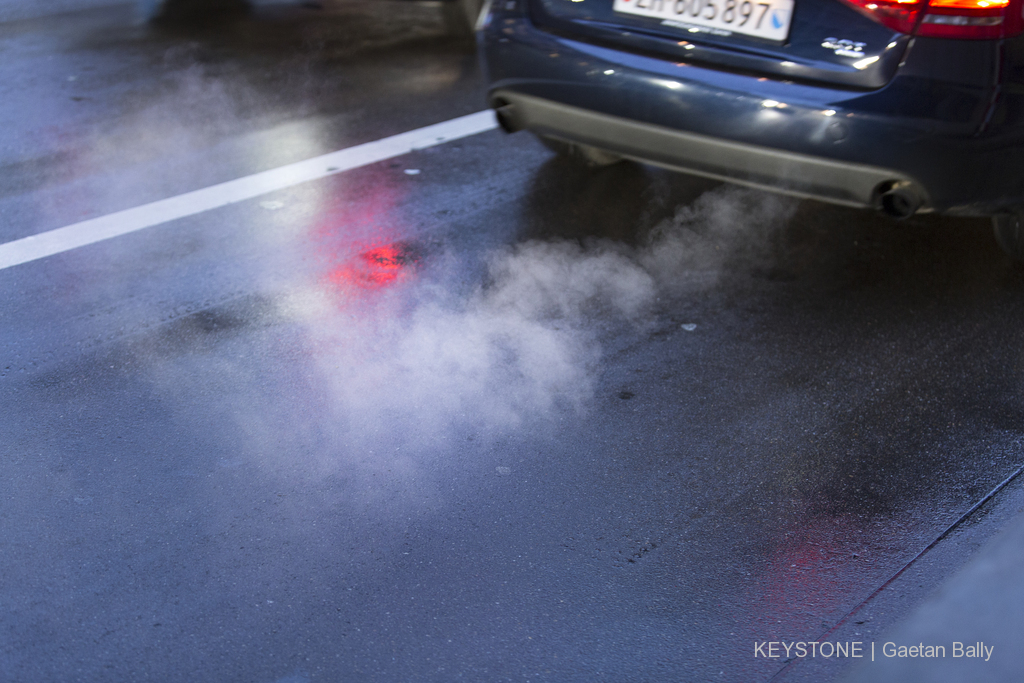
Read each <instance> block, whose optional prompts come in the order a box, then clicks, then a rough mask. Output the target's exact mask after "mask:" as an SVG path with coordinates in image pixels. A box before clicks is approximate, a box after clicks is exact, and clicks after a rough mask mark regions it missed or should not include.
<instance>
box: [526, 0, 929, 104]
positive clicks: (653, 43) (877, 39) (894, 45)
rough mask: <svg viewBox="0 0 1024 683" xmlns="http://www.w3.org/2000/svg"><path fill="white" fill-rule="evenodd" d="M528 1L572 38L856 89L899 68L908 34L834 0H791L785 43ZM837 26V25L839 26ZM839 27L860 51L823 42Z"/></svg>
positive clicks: (538, 17) (586, 3) (536, 14)
mask: <svg viewBox="0 0 1024 683" xmlns="http://www.w3.org/2000/svg"><path fill="white" fill-rule="evenodd" d="M529 8H530V9H529V16H530V20H531V21H532V23H533V24H534V25H535V26H537V27H538V28H541V29H544V30H547V31H550V32H552V33H556V34H559V35H562V36H566V37H570V38H579V39H583V40H592V41H598V42H604V43H612V42H614V44H616V45H617V46H619V47H621V48H624V49H630V50H633V51H636V52H643V53H648V54H651V55H652V56H661V57H663V58H666V59H682V60H685V61H688V62H690V63H695V64H697V63H701V64H706V65H707V66H710V67H724V68H726V69H729V70H733V71H748V72H751V73H761V74H771V75H772V76H774V77H779V78H786V79H793V80H809V81H824V82H830V83H836V84H841V85H847V86H850V87H859V88H878V87H881V86H882V85H885V83H887V82H888V81H889V79H890V78H892V76H893V74H894V73H895V72H896V68H897V66H898V64H899V61H900V59H901V57H902V55H903V52H904V51H905V49H906V46H907V43H908V42H909V38H910V37H909V36H906V35H902V34H899V33H895V32H893V31H892V30H891V29H888V28H886V27H885V26H882V25H881V24H878V23H876V22H874V21H871V20H870V19H868V18H867V17H865V16H863V15H862V14H861V13H859V12H857V11H856V10H854V9H853V8H852V7H850V6H848V5H845V4H842V3H840V2H835V1H833V0H825V1H822V0H804V1H802V2H798V3H796V6H795V9H794V13H793V19H792V24H791V28H790V34H789V39H788V40H787V41H785V42H784V43H777V42H774V41H767V40H760V39H758V38H753V37H750V36H745V35H742V34H738V33H734V34H733V35H731V36H720V35H716V34H714V33H699V34H697V35H694V34H692V33H689V32H688V31H685V30H682V29H678V28H672V27H669V26H664V25H662V24H661V22H660V21H659V20H658V19H655V18H651V17H639V16H631V15H628V14H623V13H621V12H614V11H613V10H612V2H611V1H610V0H535V1H534V2H532V3H530V5H529ZM836 27H842V30H841V32H840V31H837V29H836ZM837 33H841V37H842V38H843V39H845V40H848V41H850V42H851V43H859V44H862V45H863V48H861V49H862V50H863V54H862V56H861V57H848V56H841V55H839V54H836V52H835V51H834V50H830V49H828V48H825V47H823V45H822V43H823V42H824V41H825V40H826V39H827V38H830V37H832V38H835V37H836V35H837ZM872 57H878V58H879V59H878V61H876V62H874V63H872V64H870V65H868V66H866V67H861V68H857V67H855V66H853V64H854V63H855V62H858V61H860V60H861V59H864V58H872Z"/></svg>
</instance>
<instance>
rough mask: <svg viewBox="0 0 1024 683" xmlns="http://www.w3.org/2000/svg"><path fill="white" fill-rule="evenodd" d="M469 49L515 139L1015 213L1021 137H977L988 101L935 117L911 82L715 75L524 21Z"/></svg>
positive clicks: (829, 194)
mask: <svg viewBox="0 0 1024 683" xmlns="http://www.w3.org/2000/svg"><path fill="white" fill-rule="evenodd" d="M479 40H480V44H481V56H482V59H483V61H484V65H485V68H486V71H487V74H488V78H489V81H490V90H489V98H490V103H491V105H492V106H493V107H495V108H498V107H503V106H511V109H509V110H505V111H506V113H507V114H508V115H509V116H510V117H511V120H512V122H513V127H514V128H523V129H527V130H531V131H534V132H536V133H540V134H543V135H550V136H554V137H558V138H562V139H565V140H569V141H575V142H579V143H583V144H588V145H592V146H594V147H598V148H601V149H606V150H609V151H612V152H615V153H618V154H621V155H622V156H625V157H628V158H632V159H635V160H639V161H644V162H650V163H654V164H657V165H661V166H665V167H669V168H673V169H678V170H681V171H685V172H689V173H694V174H698V175H703V176H708V177H712V178H717V179H721V180H726V181H731V182H736V183H741V184H746V185H751V186H756V187H761V188H766V189H771V190H775V191H781V192H785V193H789V194H794V195H797V196H802V197H810V198H814V199H819V200H823V201H827V202H832V203H837V204H842V205H847V206H860V207H878V206H879V205H880V197H881V196H882V195H883V194H884V192H885V191H887V190H889V189H891V188H894V187H897V188H903V189H904V190H906V191H907V192H908V193H910V194H912V195H913V196H916V197H917V198H918V199H919V206H920V210H922V211H940V212H948V213H958V214H964V215H986V214H992V213H997V212H999V211H1001V210H1005V209H1006V208H1008V207H1012V206H1020V205H1022V204H1024V187H1022V183H1021V182H1020V181H1019V178H1020V175H1021V173H1020V171H1019V170H1018V169H1017V167H1018V165H1019V164H1018V163H1017V161H1016V159H1018V158H1020V155H1021V154H1022V153H1024V135H1022V131H1021V130H1020V128H1021V127H1020V126H1014V127H1010V128H1006V127H1004V128H1001V129H1000V128H993V127H989V128H988V129H986V128H985V126H986V125H987V124H986V116H987V113H988V110H989V108H990V107H991V105H992V102H993V93H992V92H991V90H985V89H981V88H971V87H967V86H963V87H960V86H955V85H953V86H949V87H948V88H947V89H946V90H944V91H942V93H941V97H942V99H940V100H938V101H937V102H936V103H935V106H932V104H931V103H927V102H923V101H922V95H921V94H920V93H919V92H918V93H916V94H915V91H914V88H918V89H920V87H921V84H920V79H917V80H916V81H915V80H913V79H902V80H901V79H900V77H897V78H896V79H894V81H893V82H891V83H890V84H889V85H888V86H886V87H885V88H882V89H879V90H874V91H863V90H851V89H841V88H835V87H829V86H822V85H816V84H806V83H793V82H785V81H779V80H772V79H768V78H764V77H758V76H756V75H749V74H739V73H732V72H725V71H715V70H712V69H707V68H701V67H699V66H697V65H694V64H687V63H672V62H668V61H666V60H663V59H659V58H656V57H651V56H646V55H638V54H632V53H628V52H624V51H620V50H614V49H610V48H608V47H605V46H601V45H594V44H590V43H584V42H581V41H578V40H574V39H570V38H566V37H564V36H558V35H554V34H552V33H548V32H546V31H543V30H541V29H539V28H537V27H536V26H534V25H533V24H532V23H531V22H530V20H529V19H528V18H527V17H525V16H507V15H505V16H503V15H497V16H494V17H492V20H491V22H490V24H489V26H488V27H487V28H486V29H485V30H484V31H482V32H481V33H480V35H479ZM926 85H928V86H929V87H932V86H931V85H930V84H926ZM932 90H935V91H938V88H934V87H932ZM950 103H954V104H956V106H955V107H954V106H951V105H950ZM925 105H927V106H925Z"/></svg>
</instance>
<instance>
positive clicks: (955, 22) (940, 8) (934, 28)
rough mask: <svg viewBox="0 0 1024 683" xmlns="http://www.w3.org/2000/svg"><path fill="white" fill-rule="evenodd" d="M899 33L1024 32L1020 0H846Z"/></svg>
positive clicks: (967, 34)
mask: <svg viewBox="0 0 1024 683" xmlns="http://www.w3.org/2000/svg"><path fill="white" fill-rule="evenodd" d="M846 2H848V3H849V4H851V5H853V6H854V7H856V8H857V9H859V10H860V11H861V12H863V13H865V14H867V15H868V16H870V17H871V18H872V19H874V20H875V21H877V22H880V23H882V24H884V25H886V26H888V27H889V28H891V29H893V30H896V31H899V32H900V33H913V34H915V35H919V36H929V37H933V38H970V39H985V38H1009V37H1011V36H1015V35H1017V34H1019V33H1021V32H1022V31H1024V17H1022V10H1024V2H1022V0H930V1H925V0H846Z"/></svg>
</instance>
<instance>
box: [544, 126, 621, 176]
mask: <svg viewBox="0 0 1024 683" xmlns="http://www.w3.org/2000/svg"><path fill="white" fill-rule="evenodd" d="M537 139H539V140H540V141H541V143H542V144H543V145H544V146H545V147H547V148H548V149H550V150H551V151H552V152H554V153H555V154H557V155H558V156H560V157H564V158H566V159H571V160H573V161H576V162H581V163H583V164H584V165H586V166H590V167H591V168H600V167H602V166H611V165H612V164H617V163H619V162H620V161H622V157H620V156H619V155H617V154H612V153H611V152H606V151H605V150H603V149H598V148H597V147H591V146H590V145H582V144H580V143H578V142H569V141H568V140H563V139H562V138H556V137H552V136H550V135H540V134H537Z"/></svg>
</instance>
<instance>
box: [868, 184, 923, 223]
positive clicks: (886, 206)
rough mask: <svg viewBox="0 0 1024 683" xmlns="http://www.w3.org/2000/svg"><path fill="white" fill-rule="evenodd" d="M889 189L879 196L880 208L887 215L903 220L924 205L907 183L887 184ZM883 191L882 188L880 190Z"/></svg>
mask: <svg viewBox="0 0 1024 683" xmlns="http://www.w3.org/2000/svg"><path fill="white" fill-rule="evenodd" d="M885 185H888V187H887V188H885V189H884V190H882V191H881V192H880V193H879V195H878V200H877V202H878V208H879V209H880V210H881V211H882V212H884V213H885V214H886V215H888V216H891V217H892V218H895V219H896V220H903V219H905V218H910V217H911V216H913V215H914V214H915V213H917V211H918V209H920V208H921V207H922V206H923V205H924V200H923V199H922V198H921V195H920V193H918V192H917V190H916V189H914V186H913V185H911V184H910V183H908V182H907V181H905V180H904V181H899V182H892V183H885ZM880 189H882V188H880Z"/></svg>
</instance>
